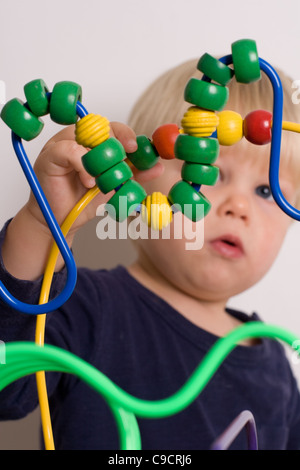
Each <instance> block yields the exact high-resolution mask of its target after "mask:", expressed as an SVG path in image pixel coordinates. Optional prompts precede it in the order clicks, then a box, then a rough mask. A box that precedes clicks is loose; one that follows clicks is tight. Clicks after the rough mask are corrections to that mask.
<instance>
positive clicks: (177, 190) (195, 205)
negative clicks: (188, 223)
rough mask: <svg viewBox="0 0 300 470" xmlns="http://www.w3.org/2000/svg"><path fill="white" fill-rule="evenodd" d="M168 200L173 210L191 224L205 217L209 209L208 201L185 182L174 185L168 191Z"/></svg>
mask: <svg viewBox="0 0 300 470" xmlns="http://www.w3.org/2000/svg"><path fill="white" fill-rule="evenodd" d="M168 199H169V201H170V203H171V204H172V205H174V207H175V208H177V209H179V210H180V211H181V212H182V213H183V214H184V215H185V216H186V217H188V218H189V219H191V220H192V221H193V222H197V221H198V220H200V219H202V218H203V217H205V216H206V214H207V213H208V212H209V210H210V208H211V204H210V202H209V201H208V199H206V197H205V196H204V195H203V194H202V193H200V192H197V191H196V190H195V189H194V188H193V186H191V185H190V184H189V183H187V182H186V181H178V182H177V183H175V184H174V186H173V187H172V188H171V189H170V192H169V195H168Z"/></svg>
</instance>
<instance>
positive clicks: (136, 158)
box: [127, 135, 159, 170]
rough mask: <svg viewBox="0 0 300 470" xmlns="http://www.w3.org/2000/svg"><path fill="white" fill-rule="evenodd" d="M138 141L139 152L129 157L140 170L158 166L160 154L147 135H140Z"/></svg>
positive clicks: (128, 155)
mask: <svg viewBox="0 0 300 470" xmlns="http://www.w3.org/2000/svg"><path fill="white" fill-rule="evenodd" d="M136 141H137V145H138V148H137V150H136V151H135V152H132V153H127V157H128V159H129V160H130V161H131V163H133V165H134V166H135V167H136V168H137V169H138V170H149V168H152V167H153V166H154V165H156V163H157V161H158V158H159V155H158V152H157V151H156V149H155V147H154V146H153V145H152V144H151V142H150V140H149V139H148V137H146V136H145V135H138V136H137V138H136Z"/></svg>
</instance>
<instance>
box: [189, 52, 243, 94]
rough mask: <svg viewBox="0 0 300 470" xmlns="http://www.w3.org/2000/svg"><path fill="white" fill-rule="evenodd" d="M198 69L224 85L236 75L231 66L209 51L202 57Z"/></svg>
mask: <svg viewBox="0 0 300 470" xmlns="http://www.w3.org/2000/svg"><path fill="white" fill-rule="evenodd" d="M197 69H198V70H199V71H200V72H202V73H204V75H206V76H207V77H208V78H210V79H211V80H213V81H215V82H217V83H219V84H220V85H223V86H225V85H227V83H229V82H230V80H231V79H232V77H233V75H234V71H233V70H232V69H231V68H230V67H228V66H227V65H225V64H223V62H221V61H220V60H218V59H216V58H215V57H213V56H211V55H210V54H207V53H206V54H203V56H202V57H200V59H199V62H198V64H197Z"/></svg>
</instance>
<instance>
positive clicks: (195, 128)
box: [181, 106, 219, 137]
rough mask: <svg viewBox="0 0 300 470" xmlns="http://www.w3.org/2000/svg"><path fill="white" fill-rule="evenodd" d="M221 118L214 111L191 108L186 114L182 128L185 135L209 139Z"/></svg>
mask: <svg viewBox="0 0 300 470" xmlns="http://www.w3.org/2000/svg"><path fill="white" fill-rule="evenodd" d="M218 122H219V118H218V116H217V115H216V113H214V112H213V111H207V110H205V109H202V108H198V107H197V106H191V107H190V108H188V110H187V111H186V112H185V114H184V116H183V118H182V120H181V126H182V128H183V131H184V133H185V134H189V135H192V136H194V137H208V136H210V135H211V134H212V133H213V132H215V130H216V127H217V125H218Z"/></svg>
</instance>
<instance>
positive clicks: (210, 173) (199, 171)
mask: <svg viewBox="0 0 300 470" xmlns="http://www.w3.org/2000/svg"><path fill="white" fill-rule="evenodd" d="M218 176H219V168H218V167H217V166H213V165H201V164H199V163H188V162H184V164H183V165H182V168H181V178H182V179H183V180H185V181H190V182H191V183H196V184H206V185H209V186H213V185H214V184H216V182H217V179H218Z"/></svg>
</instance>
